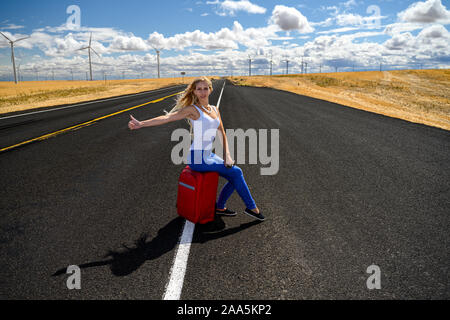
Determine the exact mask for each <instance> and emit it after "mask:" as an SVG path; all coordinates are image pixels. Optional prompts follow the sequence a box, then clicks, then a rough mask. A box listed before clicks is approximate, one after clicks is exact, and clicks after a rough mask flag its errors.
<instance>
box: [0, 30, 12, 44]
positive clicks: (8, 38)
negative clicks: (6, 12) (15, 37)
mask: <svg viewBox="0 0 450 320" xmlns="http://www.w3.org/2000/svg"><path fill="white" fill-rule="evenodd" d="M0 33H1V34H2V36H4V37H5V38H6V39H8V41H9V42H12V41H11V39H10V38H8V37H7V36H5V34H4V33H3V32H0Z"/></svg>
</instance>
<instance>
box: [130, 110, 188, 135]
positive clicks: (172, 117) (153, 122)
mask: <svg viewBox="0 0 450 320" xmlns="http://www.w3.org/2000/svg"><path fill="white" fill-rule="evenodd" d="M193 109H194V107H191V106H189V107H185V108H183V109H181V110H179V111H177V112H174V113H170V114H166V115H163V116H159V117H156V118H152V119H148V120H143V121H139V120H137V119H135V118H134V117H133V116H132V115H131V114H130V118H131V120H130V122H128V128H130V130H137V129H140V128H144V127H155V126H160V125H162V124H166V123H169V122H172V121H178V120H182V119H185V118H188V117H191V116H193V115H194V113H193Z"/></svg>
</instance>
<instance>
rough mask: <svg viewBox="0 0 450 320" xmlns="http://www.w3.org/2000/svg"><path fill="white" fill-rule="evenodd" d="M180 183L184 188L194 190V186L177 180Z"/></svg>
mask: <svg viewBox="0 0 450 320" xmlns="http://www.w3.org/2000/svg"><path fill="white" fill-rule="evenodd" d="M178 183H179V184H180V185H182V186H183V187H186V188H188V189H191V190H194V191H195V187H194V186H190V185H188V184H186V183H183V182H178Z"/></svg>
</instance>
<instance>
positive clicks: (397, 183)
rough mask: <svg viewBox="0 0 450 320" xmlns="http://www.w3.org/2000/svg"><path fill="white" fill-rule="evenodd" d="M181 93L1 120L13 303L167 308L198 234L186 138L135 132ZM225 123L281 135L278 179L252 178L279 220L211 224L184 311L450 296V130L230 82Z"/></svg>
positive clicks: (198, 249) (2, 257)
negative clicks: (185, 203)
mask: <svg viewBox="0 0 450 320" xmlns="http://www.w3.org/2000/svg"><path fill="white" fill-rule="evenodd" d="M222 86H223V80H220V81H216V82H215V83H214V92H213V93H212V95H211V97H210V103H211V104H216V103H217V101H218V98H219V94H220V91H221V88H222ZM182 89H183V87H178V88H168V89H164V90H159V91H156V92H148V93H145V94H141V95H137V96H133V95H130V96H127V97H124V98H119V99H113V100H107V101H98V102H95V103H90V104H83V105H80V106H76V107H73V108H65V109H61V110H57V111H48V112H42V113H33V114H29V115H25V116H18V117H16V116H15V115H17V114H14V115H13V114H11V115H1V116H0V149H2V151H1V152H0V180H1V195H2V196H1V198H0V209H1V215H0V228H1V231H0V243H1V246H0V265H1V269H0V298H1V299H29V298H31V299H156V300H160V299H162V297H163V295H164V292H165V288H166V285H167V282H168V280H169V273H170V270H171V267H172V264H173V261H174V257H175V254H176V250H177V247H178V242H179V238H180V234H181V232H182V229H183V226H184V220H183V219H181V218H179V217H177V214H176V208H175V202H176V191H177V181H178V176H179V174H180V172H181V170H182V168H183V167H184V165H182V164H181V165H175V164H173V163H172V161H171V150H172V148H173V147H174V146H175V145H176V144H177V142H173V141H170V137H171V133H172V132H173V131H174V130H175V129H176V128H180V127H184V128H187V124H186V123H185V122H184V121H180V122H176V123H170V124H167V125H164V126H161V127H155V128H146V129H143V130H138V131H130V130H128V128H127V123H128V120H129V114H130V113H131V114H133V115H134V116H135V117H136V118H137V119H147V118H150V117H155V116H158V115H161V114H163V110H169V108H170V106H171V105H173V103H174V94H176V93H177V92H179V91H181V90H182ZM150 102H151V103H150ZM48 109H53V108H48ZM127 109H129V110H127ZM124 110H126V111H124ZM220 110H221V114H222V119H223V122H224V126H225V128H232V129H238V128H242V129H244V130H247V129H249V128H254V129H257V130H258V129H268V130H269V131H270V130H272V129H279V161H280V162H279V170H278V172H277V174H275V175H261V170H260V169H261V168H263V167H266V165H263V164H261V163H259V162H258V164H249V163H245V164H239V166H240V167H241V168H242V169H243V172H244V175H245V178H246V181H247V182H248V184H249V188H250V191H251V192H252V195H253V197H254V198H255V200H256V203H257V205H258V207H259V208H260V209H261V210H262V211H263V212H264V214H265V216H266V217H267V220H266V221H265V222H262V223H261V222H257V221H254V220H252V218H251V217H249V216H247V215H244V214H239V215H238V216H236V217H224V218H217V219H216V221H214V222H213V223H211V224H208V225H204V226H200V225H198V226H196V227H195V231H194V235H193V238H192V244H191V247H190V252H189V258H188V260H187V269H186V274H185V277H184V283H183V287H182V292H181V299H186V300H190V299H225V300H228V299H296V300H302V299H432V298H434V299H449V298H450V294H449V292H450V291H449V289H448V283H449V282H448V279H449V278H450V274H449V273H450V272H449V268H448V261H450V259H449V258H450V257H449V250H448V248H449V247H450V232H449V230H450V229H449V227H450V221H449V220H450V218H449V209H450V185H449V181H450V133H449V132H448V131H445V130H441V129H437V128H433V127H427V126H424V125H420V124H414V123H409V122H406V121H402V120H399V119H393V118H389V117H385V116H381V115H377V114H373V113H369V112H365V111H361V110H356V109H352V108H347V107H344V106H340V105H337V104H333V103H330V102H326V101H321V100H317V99H313V98H309V97H303V96H298V95H295V94H292V93H288V92H282V91H277V90H273V89H268V88H253V87H238V86H233V85H232V84H231V83H229V82H227V83H226V85H225V87H224V90H223V95H222V97H221V102H220ZM122 111H123V112H122ZM22 113H23V112H22ZM25 113H26V112H25ZM10 116H15V117H10ZM67 128H70V129H69V130H66V129H67ZM52 133H55V134H52ZM48 134H51V135H50V136H48ZM10 147H11V148H10ZM224 183H225V182H224V181H223V180H221V181H220V183H219V187H220V186H222V185H223V184H224ZM228 207H230V208H231V209H235V210H237V211H238V212H240V213H241V212H242V210H243V209H244V207H243V203H242V201H241V200H240V198H239V197H238V195H237V194H234V195H233V196H232V197H231V198H230V200H229V203H228ZM69 265H77V266H79V267H80V270H81V289H79V290H77V289H73V290H69V289H68V288H67V284H66V280H67V279H68V278H69V274H66V268H67V267H68V266H69ZM374 265H375V266H377V267H378V269H377V270H378V271H379V275H380V278H379V280H380V284H381V288H380V289H368V286H367V280H368V279H369V278H370V277H371V276H374V275H376V274H375V273H376V272H375V273H373V271H370V272H367V271H368V268H369V267H370V266H374ZM369 270H372V269H370V268H369ZM371 279H374V278H371ZM369 280H370V279H369ZM369 282H371V281H369ZM371 283H372V282H371Z"/></svg>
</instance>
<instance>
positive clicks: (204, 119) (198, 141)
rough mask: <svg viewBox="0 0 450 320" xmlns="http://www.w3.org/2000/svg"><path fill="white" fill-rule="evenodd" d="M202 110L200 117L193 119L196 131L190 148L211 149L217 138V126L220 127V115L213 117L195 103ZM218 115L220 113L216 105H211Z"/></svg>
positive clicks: (194, 130)
mask: <svg viewBox="0 0 450 320" xmlns="http://www.w3.org/2000/svg"><path fill="white" fill-rule="evenodd" d="M194 107H195V108H197V110H198V111H199V112H200V117H199V118H198V119H197V120H192V119H190V120H191V123H192V130H193V132H194V140H193V141H192V144H191V147H190V149H189V150H209V151H210V150H211V149H212V145H213V142H214V139H215V138H216V133H217V128H218V127H219V124H220V120H219V117H218V116H217V118H215V119H213V118H211V116H209V115H208V114H207V113H206V112H203V111H202V110H201V109H200V108H199V107H197V106H196V105H194ZM211 107H212V108H213V109H214V111H215V112H216V115H217V114H218V112H217V109H216V107H215V106H211Z"/></svg>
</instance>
